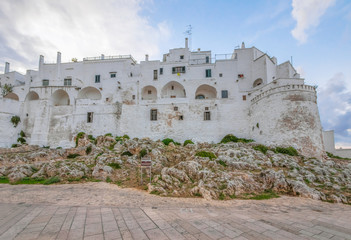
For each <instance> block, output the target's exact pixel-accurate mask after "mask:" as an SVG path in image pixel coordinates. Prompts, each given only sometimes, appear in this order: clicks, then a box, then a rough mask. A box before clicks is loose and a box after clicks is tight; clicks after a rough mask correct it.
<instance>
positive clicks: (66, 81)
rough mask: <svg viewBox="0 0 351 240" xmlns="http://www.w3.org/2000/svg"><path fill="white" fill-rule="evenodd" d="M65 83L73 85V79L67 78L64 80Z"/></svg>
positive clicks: (65, 84)
mask: <svg viewBox="0 0 351 240" xmlns="http://www.w3.org/2000/svg"><path fill="white" fill-rule="evenodd" d="M63 85H64V86H72V79H71V78H65V79H64V80H63Z"/></svg>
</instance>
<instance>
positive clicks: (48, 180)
mask: <svg viewBox="0 0 351 240" xmlns="http://www.w3.org/2000/svg"><path fill="white" fill-rule="evenodd" d="M60 181H61V180H60V178H59V177H57V176H55V177H51V178H49V179H46V180H45V181H44V183H43V184H44V185H50V184H54V183H58V182H60Z"/></svg>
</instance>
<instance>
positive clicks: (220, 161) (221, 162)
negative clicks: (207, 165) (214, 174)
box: [218, 160, 227, 167]
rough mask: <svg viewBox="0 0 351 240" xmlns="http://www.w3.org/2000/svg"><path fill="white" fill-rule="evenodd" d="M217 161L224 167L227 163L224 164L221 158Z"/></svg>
mask: <svg viewBox="0 0 351 240" xmlns="http://www.w3.org/2000/svg"><path fill="white" fill-rule="evenodd" d="M218 163H219V164H221V165H222V166H223V167H226V166H227V164H226V163H225V161H223V160H219V161H218Z"/></svg>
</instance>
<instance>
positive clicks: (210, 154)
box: [195, 151, 217, 160]
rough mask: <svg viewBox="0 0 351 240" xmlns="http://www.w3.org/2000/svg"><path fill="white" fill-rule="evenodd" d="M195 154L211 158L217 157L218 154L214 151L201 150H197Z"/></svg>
mask: <svg viewBox="0 0 351 240" xmlns="http://www.w3.org/2000/svg"><path fill="white" fill-rule="evenodd" d="M195 156H198V157H208V158H209V159H211V160H212V159H216V158H217V156H216V155H215V154H214V153H213V152H206V151H201V152H197V153H196V154H195Z"/></svg>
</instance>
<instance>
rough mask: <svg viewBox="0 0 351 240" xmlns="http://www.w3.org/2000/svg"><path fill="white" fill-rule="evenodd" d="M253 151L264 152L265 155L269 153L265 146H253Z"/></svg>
mask: <svg viewBox="0 0 351 240" xmlns="http://www.w3.org/2000/svg"><path fill="white" fill-rule="evenodd" d="M252 148H253V149H255V150H256V151H260V152H262V153H263V154H266V152H267V151H268V149H269V148H268V147H266V146H265V145H262V144H260V145H257V146H252Z"/></svg>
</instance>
